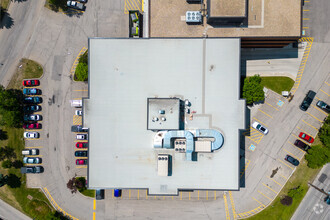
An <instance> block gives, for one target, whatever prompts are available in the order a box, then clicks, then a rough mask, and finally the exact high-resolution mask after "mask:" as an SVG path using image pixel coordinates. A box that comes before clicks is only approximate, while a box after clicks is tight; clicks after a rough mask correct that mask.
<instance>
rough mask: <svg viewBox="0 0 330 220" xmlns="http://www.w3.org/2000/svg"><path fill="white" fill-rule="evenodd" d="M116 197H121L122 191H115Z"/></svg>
mask: <svg viewBox="0 0 330 220" xmlns="http://www.w3.org/2000/svg"><path fill="white" fill-rule="evenodd" d="M113 194H114V197H121V189H115V190H114V191H113Z"/></svg>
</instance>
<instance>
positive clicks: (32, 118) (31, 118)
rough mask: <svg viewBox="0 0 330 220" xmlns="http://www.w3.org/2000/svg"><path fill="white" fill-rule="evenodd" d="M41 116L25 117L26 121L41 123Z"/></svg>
mask: <svg viewBox="0 0 330 220" xmlns="http://www.w3.org/2000/svg"><path fill="white" fill-rule="evenodd" d="M41 120H42V116H41V115H24V121H41Z"/></svg>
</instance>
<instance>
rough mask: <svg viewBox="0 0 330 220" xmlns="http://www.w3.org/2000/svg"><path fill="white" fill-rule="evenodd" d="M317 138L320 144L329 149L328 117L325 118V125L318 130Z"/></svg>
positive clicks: (329, 122) (329, 124)
mask: <svg viewBox="0 0 330 220" xmlns="http://www.w3.org/2000/svg"><path fill="white" fill-rule="evenodd" d="M319 137H320V140H321V142H322V143H323V144H324V145H325V146H326V147H327V148H330V117H328V118H327V120H326V121H325V123H324V124H323V126H322V127H321V129H320V132H319Z"/></svg>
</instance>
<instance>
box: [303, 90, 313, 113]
mask: <svg viewBox="0 0 330 220" xmlns="http://www.w3.org/2000/svg"><path fill="white" fill-rule="evenodd" d="M315 95H316V93H315V92H314V91H312V90H309V91H308V93H307V95H306V97H305V98H304V100H303V102H302V103H301V105H300V109H301V110H303V111H307V109H308V108H309V106H310V105H311V103H312V102H313V99H314V97H315Z"/></svg>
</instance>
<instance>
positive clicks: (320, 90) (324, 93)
mask: <svg viewBox="0 0 330 220" xmlns="http://www.w3.org/2000/svg"><path fill="white" fill-rule="evenodd" d="M320 91H321V92H323V93H324V94H326V95H327V96H330V95H329V94H328V93H326V92H325V91H323V90H322V89H320Z"/></svg>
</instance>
